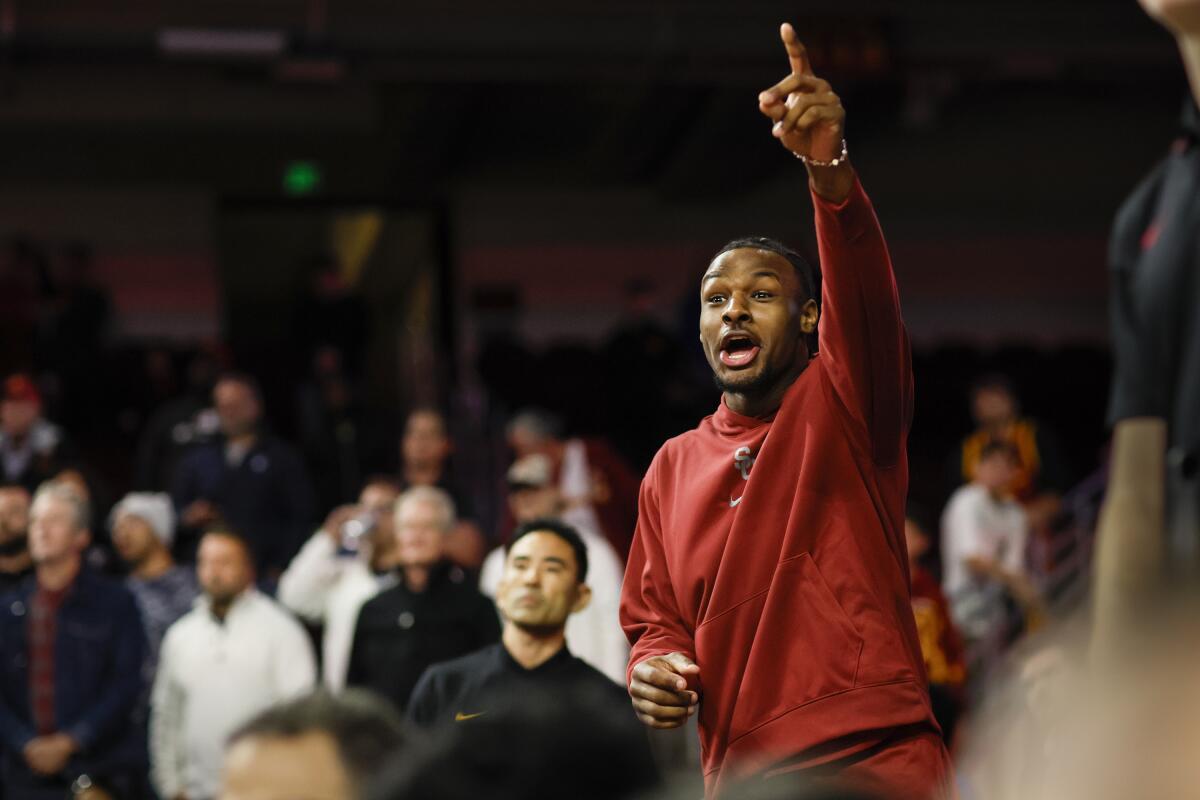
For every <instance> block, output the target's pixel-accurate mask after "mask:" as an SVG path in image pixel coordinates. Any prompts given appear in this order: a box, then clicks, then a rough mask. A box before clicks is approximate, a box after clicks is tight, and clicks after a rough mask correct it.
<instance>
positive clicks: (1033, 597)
mask: <svg viewBox="0 0 1200 800" xmlns="http://www.w3.org/2000/svg"><path fill="white" fill-rule="evenodd" d="M1017 457H1018V456H1017V453H1016V451H1015V449H1014V448H1013V446H1012V445H1010V444H1008V443H1007V442H1002V441H995V442H990V443H988V444H986V445H984V447H983V450H982V453H981V455H980V457H979V466H978V469H977V472H976V476H975V480H974V481H972V482H971V483H969V484H967V485H966V486H963V487H960V488H959V489H958V491H956V492H955V493H954V494H953V495H952V496H951V498H950V502H949V503H947V504H946V510H945V512H944V513H943V514H942V568H943V571H944V575H943V578H942V588H943V590H944V591H945V594H946V598H947V599H948V600H949V602H950V612H951V615H952V616H953V617H954V621H955V622H956V623H957V624H958V625H959V627H960V629H961V630H962V632H963V635H964V637H965V638H966V639H967V640H968V643H969V644H975V643H979V642H981V641H982V640H984V639H988V638H989V637H992V636H998V635H1000V634H1001V633H1002V632H1003V630H1004V628H1005V627H1006V625H1007V619H1006V616H1007V615H1006V608H1005V603H1006V599H1005V596H1006V595H1008V596H1009V597H1012V598H1013V599H1014V600H1016V601H1017V603H1018V604H1019V605H1021V606H1022V607H1023V608H1026V609H1029V608H1031V607H1033V606H1034V605H1036V603H1037V592H1036V590H1035V589H1034V587H1033V584H1032V583H1031V582H1030V580H1029V577H1028V572H1027V570H1026V568H1025V548H1026V544H1027V542H1028V539H1029V520H1028V517H1027V516H1026V514H1025V510H1024V509H1023V508H1022V507H1021V504H1020V503H1018V502H1017V501H1016V499H1015V498H1013V497H1012V496H1011V495H1010V494H1009V493H1008V486H1009V485H1010V483H1011V481H1012V477H1013V474H1014V473H1015V471H1016V469H1017V464H1018V461H1017Z"/></svg>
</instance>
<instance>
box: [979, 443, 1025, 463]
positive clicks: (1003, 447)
mask: <svg viewBox="0 0 1200 800" xmlns="http://www.w3.org/2000/svg"><path fill="white" fill-rule="evenodd" d="M998 455H1005V456H1008V458H1009V459H1010V460H1011V461H1012V462H1013V463H1014V464H1020V463H1021V451H1020V450H1018V449H1017V446H1016V445H1014V444H1013V443H1012V442H1008V441H1005V440H1004V439H992V440H990V441H988V442H985V443H984V445H983V447H981V448H980V449H979V460H980V461H984V460H986V459H989V458H991V457H992V456H998Z"/></svg>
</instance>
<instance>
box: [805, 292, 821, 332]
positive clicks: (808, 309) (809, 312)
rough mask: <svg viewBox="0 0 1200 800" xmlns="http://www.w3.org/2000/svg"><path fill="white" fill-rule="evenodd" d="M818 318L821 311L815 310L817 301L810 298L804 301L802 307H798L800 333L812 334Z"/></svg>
mask: <svg viewBox="0 0 1200 800" xmlns="http://www.w3.org/2000/svg"><path fill="white" fill-rule="evenodd" d="M820 316H821V311H820V309H818V308H817V301H816V300H813V299H811V298H810V299H808V300H806V301H805V303H804V305H802V306H800V332H801V333H804V334H809V333H813V332H814V331H815V330H816V329H817V318H818V317H820Z"/></svg>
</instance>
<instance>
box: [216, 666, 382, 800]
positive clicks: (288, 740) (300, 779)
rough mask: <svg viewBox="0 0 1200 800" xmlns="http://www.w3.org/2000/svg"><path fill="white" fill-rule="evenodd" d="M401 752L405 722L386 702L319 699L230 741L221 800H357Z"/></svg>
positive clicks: (280, 709)
mask: <svg viewBox="0 0 1200 800" xmlns="http://www.w3.org/2000/svg"><path fill="white" fill-rule="evenodd" d="M403 745H404V725H403V722H402V720H401V719H400V717H399V716H398V715H397V714H396V712H395V711H393V710H392V708H391V706H390V705H388V704H387V703H385V702H383V701H382V698H379V697H376V696H375V695H373V694H371V693H370V692H364V691H360V690H351V691H348V692H343V693H342V694H340V695H338V696H336V697H335V696H334V695H332V694H330V693H329V692H326V691H317V692H314V693H312V694H309V695H305V696H303V697H299V698H297V699H295V700H290V701H288V702H285V703H280V704H279V705H276V706H273V707H271V708H268V709H267V710H266V711H264V712H262V713H261V714H259V715H258V716H257V717H255V718H254V719H252V720H250V721H249V722H247V723H246V724H245V725H243V726H242V727H241V728H239V729H238V730H237V731H235V732H234V734H233V735H232V736H231V737H229V746H228V748H227V749H226V751H225V770H224V779H223V781H222V787H221V795H220V800H299V798H320V799H321V800H359V798H362V797H363V796H364V793H365V792H366V790H367V787H369V786H370V785H371V783H372V782H373V781H374V780H375V779H376V777H377V776H378V775H379V774H380V773H381V772H383V769H384V767H385V766H387V765H388V764H389V763H390V762H391V761H392V760H394V759H395V758H397V757H398V756H399V754H400V753H401V752H402V750H401V748H402V747H403Z"/></svg>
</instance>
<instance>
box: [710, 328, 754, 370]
mask: <svg viewBox="0 0 1200 800" xmlns="http://www.w3.org/2000/svg"><path fill="white" fill-rule="evenodd" d="M758 350H759V347H758V345H757V344H756V343H755V342H754V340H753V339H751V338H750V337H749V336H748V335H746V334H741V333H733V334H729V335H727V336H726V337H725V339H724V340H723V341H722V342H721V352H720V359H721V363H722V364H724V365H725V366H727V367H744V366H746V365H748V364H750V363H751V362H752V361H754V359H755V358H756V357H757V356H758Z"/></svg>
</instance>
